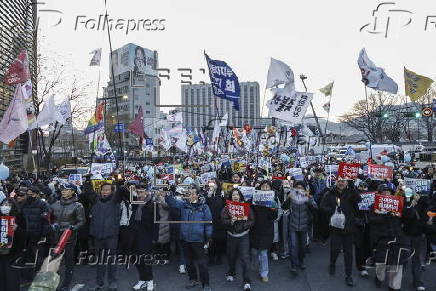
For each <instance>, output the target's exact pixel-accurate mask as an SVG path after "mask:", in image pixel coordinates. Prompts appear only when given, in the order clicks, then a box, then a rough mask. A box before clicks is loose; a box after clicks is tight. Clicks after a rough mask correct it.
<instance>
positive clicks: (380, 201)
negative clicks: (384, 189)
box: [374, 194, 404, 216]
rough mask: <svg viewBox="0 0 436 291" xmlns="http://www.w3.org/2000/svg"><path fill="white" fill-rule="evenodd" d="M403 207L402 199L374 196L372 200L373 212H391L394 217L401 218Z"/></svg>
mask: <svg viewBox="0 0 436 291" xmlns="http://www.w3.org/2000/svg"><path fill="white" fill-rule="evenodd" d="M403 207H404V197H401V196H393V195H381V194H376V195H375V200H374V212H375V213H385V212H391V213H393V214H394V215H396V216H401V214H402V213H403Z"/></svg>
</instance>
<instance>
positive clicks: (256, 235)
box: [250, 205, 278, 250]
mask: <svg viewBox="0 0 436 291" xmlns="http://www.w3.org/2000/svg"><path fill="white" fill-rule="evenodd" d="M251 209H252V210H253V213H254V217H255V218H256V219H255V222H254V225H253V227H252V228H251V231H250V245H251V247H252V248H254V249H258V250H264V249H270V248H271V246H272V243H273V239H274V220H275V219H277V216H278V212H277V210H278V209H275V208H268V207H264V206H259V205H252V207H251Z"/></svg>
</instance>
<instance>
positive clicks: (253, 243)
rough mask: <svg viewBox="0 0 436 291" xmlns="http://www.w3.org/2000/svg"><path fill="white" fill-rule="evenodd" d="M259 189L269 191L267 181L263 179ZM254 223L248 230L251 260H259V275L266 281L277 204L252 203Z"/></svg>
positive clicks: (269, 185) (269, 186) (276, 215)
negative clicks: (271, 206)
mask: <svg viewBox="0 0 436 291" xmlns="http://www.w3.org/2000/svg"><path fill="white" fill-rule="evenodd" d="M260 190H262V191H271V184H270V183H269V181H263V182H262V183H261V185H260ZM252 209H253V212H254V217H256V220H255V224H254V226H253V227H252V229H251V231H250V247H251V262H252V264H253V263H254V262H256V261H258V262H259V275H260V278H261V280H262V282H265V283H266V282H268V273H269V267H268V250H269V249H270V248H271V247H272V244H273V240H274V221H275V220H276V219H277V217H278V211H277V206H276V204H275V203H274V204H273V208H269V207H265V206H261V205H254V204H253V205H252ZM256 257H257V258H256Z"/></svg>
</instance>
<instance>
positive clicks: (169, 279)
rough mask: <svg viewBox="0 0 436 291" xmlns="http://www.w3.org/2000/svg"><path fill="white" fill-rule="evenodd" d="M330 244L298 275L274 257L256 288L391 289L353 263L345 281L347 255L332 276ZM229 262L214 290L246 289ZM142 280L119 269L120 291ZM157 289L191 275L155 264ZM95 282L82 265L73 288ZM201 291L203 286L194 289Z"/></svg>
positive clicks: (214, 278) (219, 270)
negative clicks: (231, 277) (231, 275)
mask: <svg viewBox="0 0 436 291" xmlns="http://www.w3.org/2000/svg"><path fill="white" fill-rule="evenodd" d="M328 263H329V246H321V245H320V244H313V245H312V248H311V253H310V254H308V255H307V258H306V266H307V269H306V270H305V271H300V272H299V274H298V276H297V277H292V276H291V274H290V263H289V260H288V259H286V260H279V261H272V260H270V274H269V282H268V283H263V282H261V281H260V280H259V277H258V275H257V272H255V271H252V272H251V275H252V277H251V279H252V284H251V286H252V290H259V291H260V290H268V291H280V290H295V291H300V290H301V291H308V290H309V291H326V290H335V291H345V290H348V291H349V290H353V291H368V290H388V287H387V285H386V283H384V284H383V286H382V288H381V289H378V288H376V287H375V285H374V276H375V271H374V270H369V277H367V278H361V277H360V275H359V274H358V272H357V269H356V268H355V266H354V265H353V279H354V282H355V286H354V287H352V288H351V287H348V286H346V285H345V282H344V278H345V275H344V266H343V256H342V254H341V255H340V256H339V258H338V261H337V267H336V275H335V276H334V277H331V276H330V275H329V273H328ZM226 271H227V264H226V262H225V261H224V263H223V264H222V265H218V266H217V265H214V266H210V268H209V272H210V283H211V287H212V290H219V291H221V290H226V291H230V290H242V279H241V276H238V275H240V274H241V269H240V267H239V266H238V268H237V272H238V274H237V276H236V280H235V281H233V282H231V283H229V282H226V280H225V274H226ZM404 275H405V276H404V277H403V285H402V289H401V290H414V288H413V286H412V276H411V268H410V267H409V268H407V267H406V269H405V271H404ZM137 281H138V277H137V271H136V268H134V267H133V268H132V267H131V268H130V269H129V270H127V269H126V268H125V267H119V268H118V283H119V289H118V290H120V291H124V290H132V286H133V285H134V284H136V282H137ZM154 282H155V290H156V291H158V290H161V291H164V290H165V291H166V290H174V291H175V290H186V289H185V288H184V286H185V284H187V283H188V277H187V275H182V274H179V273H178V266H177V264H176V263H175V260H172V262H171V263H170V264H168V265H163V266H155V267H154ZM424 282H425V283H426V287H427V290H432V291H434V290H436V263H433V264H432V265H429V266H426V267H425V272H424ZM93 284H95V269H94V268H93V267H91V266H78V267H77V268H76V271H75V274H74V283H73V285H72V290H74V291H78V290H80V291H82V290H88V287H90V286H91V285H93ZM193 290H201V288H197V289H193Z"/></svg>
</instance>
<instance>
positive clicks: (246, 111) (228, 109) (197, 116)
mask: <svg viewBox="0 0 436 291" xmlns="http://www.w3.org/2000/svg"><path fill="white" fill-rule="evenodd" d="M240 86H241V99H240V105H239V108H240V109H239V111H236V110H235V109H234V108H233V103H232V102H230V101H228V100H224V99H222V98H217V97H215V96H213V90H212V86H211V84H192V85H182V92H181V94H182V105H184V106H186V107H183V108H182V111H183V123H184V126H185V127H187V128H203V127H207V126H209V127H213V122H212V121H213V120H214V119H216V118H217V117H216V116H217V109H218V112H219V115H220V116H221V117H222V116H224V115H225V114H226V113H228V116H229V119H228V125H229V126H234V127H243V126H244V124H246V123H248V124H250V125H251V126H258V125H259V123H260V122H259V121H260V106H261V105H260V93H259V83H257V82H241V83H240ZM198 105H199V106H198ZM196 106H197V107H196Z"/></svg>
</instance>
